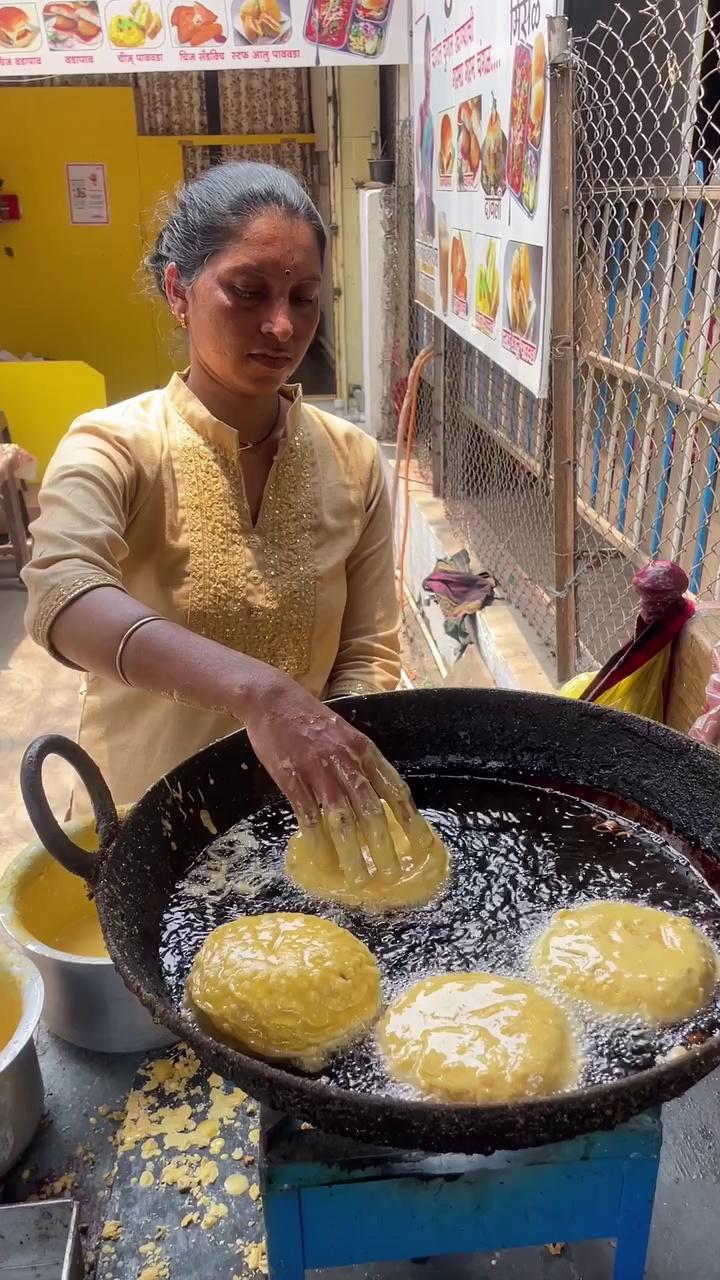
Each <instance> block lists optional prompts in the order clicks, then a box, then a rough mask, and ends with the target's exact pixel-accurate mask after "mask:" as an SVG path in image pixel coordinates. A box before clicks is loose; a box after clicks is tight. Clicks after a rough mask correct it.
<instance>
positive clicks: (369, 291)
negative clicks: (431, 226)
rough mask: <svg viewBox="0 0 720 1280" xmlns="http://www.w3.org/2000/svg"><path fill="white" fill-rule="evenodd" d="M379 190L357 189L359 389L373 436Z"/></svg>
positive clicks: (382, 313)
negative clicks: (359, 285) (359, 302)
mask: <svg viewBox="0 0 720 1280" xmlns="http://www.w3.org/2000/svg"><path fill="white" fill-rule="evenodd" d="M382 196H383V192H382V191H378V190H374V191H361V192H360V282H361V299H362V340H363V393H364V397H365V429H366V431H368V432H369V434H370V435H371V436H374V437H375V438H376V439H377V437H378V436H379V434H380V428H381V426H382V399H383V395H384V394H385V391H384V387H385V373H384V365H385V361H386V360H387V354H388V350H387V349H388V345H389V337H388V335H387V333H386V309H385V275H386V244H385V232H384V230H383V218H382V206H381V201H382Z"/></svg>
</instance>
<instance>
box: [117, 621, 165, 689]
mask: <svg viewBox="0 0 720 1280" xmlns="http://www.w3.org/2000/svg"><path fill="white" fill-rule="evenodd" d="M166 621H167V619H166V618H161V617H160V615H159V614H157V613H153V614H150V615H149V616H148V617H147V618H138V620H137V622H133V624H132V626H131V627H128V629H127V631H126V632H125V635H124V636H123V637H122V639H121V641H120V643H119V645H118V647H117V652H116V654H115V671H116V672H117V677H118V680H121V681H122V683H123V684H126V685H127V686H128V688H129V689H132V687H133V686H132V684H131V683H130V681H129V680H128V678H127V676H126V675H125V672H124V671H123V654H124V652H125V646H126V645H127V642H128V640H129V639H130V637H131V636H134V635H135V632H136V631H139V630H140V628H141V627H145V626H147V624H148V622H166Z"/></svg>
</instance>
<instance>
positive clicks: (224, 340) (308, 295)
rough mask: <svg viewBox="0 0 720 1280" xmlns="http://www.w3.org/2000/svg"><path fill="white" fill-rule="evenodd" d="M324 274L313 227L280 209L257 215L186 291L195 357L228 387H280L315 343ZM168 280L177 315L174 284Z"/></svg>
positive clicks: (257, 390)
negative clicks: (311, 344)
mask: <svg viewBox="0 0 720 1280" xmlns="http://www.w3.org/2000/svg"><path fill="white" fill-rule="evenodd" d="M321 278H322V261H321V258H320V249H319V247H318V242H317V236H316V234H315V231H314V230H313V228H312V227H311V226H309V225H308V223H307V222H305V221H304V220H303V219H301V218H295V217H292V216H291V215H288V214H286V213H283V212H281V211H279V210H268V211H267V212H265V213H262V214H258V216H257V217H256V218H253V219H252V221H251V222H249V223H247V224H246V226H244V227H243V229H242V232H241V234H240V235H238V237H237V239H235V240H233V241H232V242H231V243H230V244H229V245H228V246H227V247H226V248H225V249H223V250H222V251H221V252H220V253H216V254H214V255H213V257H212V258H210V259H209V261H208V263H207V265H206V266H205V267H204V269H203V270H202V272H201V273H200V275H199V276H198V278H197V280H196V281H195V283H194V284H193V285H192V286H191V287H190V288H189V289H188V290H187V294H186V299H185V304H184V310H185V316H186V319H187V328H188V334H189V337H190V350H191V359H192V360H193V361H196V362H198V363H199V364H200V365H201V366H202V367H203V369H204V371H205V372H206V373H207V374H208V375H209V376H210V377H212V378H213V380H214V381H215V382H218V383H220V384H221V385H222V386H223V387H224V388H225V389H226V390H227V391H230V392H234V393H236V394H238V395H261V394H268V393H270V392H274V391H277V389H278V387H280V386H282V384H283V383H284V382H287V380H288V378H289V377H290V376H291V375H292V374H293V373H294V371H295V370H296V369H297V367H298V365H299V364H300V362H301V360H302V358H303V356H304V355H305V352H306V351H307V349H308V347H309V346H310V343H311V342H312V339H313V336H314V334H315V330H316V328H317V325H318V320H319V318H320V285H321ZM168 284H169V293H170V295H171V304H172V306H173V309H174V310H175V311H176V314H177V313H178V310H179V311H180V312H182V310H183V305H182V302H181V303H180V305H179V307H178V305H177V297H176V296H175V295H176V291H177V284H175V286H174V288H173V285H172V283H171V282H170V281H168Z"/></svg>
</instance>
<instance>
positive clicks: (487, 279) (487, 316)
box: [473, 236, 502, 338]
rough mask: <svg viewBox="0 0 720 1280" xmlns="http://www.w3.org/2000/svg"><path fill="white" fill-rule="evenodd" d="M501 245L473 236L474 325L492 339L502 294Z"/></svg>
mask: <svg viewBox="0 0 720 1280" xmlns="http://www.w3.org/2000/svg"><path fill="white" fill-rule="evenodd" d="M501 257H502V242H501V240H500V239H499V238H498V237H497V236H476V237H475V295H474V313H473V325H474V327H475V328H476V329H479V330H480V332H481V333H484V334H485V336H486V337H488V338H493V337H495V333H496V330H497V321H498V315H499V312H500V299H501V292H502V280H501V275H500V271H501V267H502V262H501Z"/></svg>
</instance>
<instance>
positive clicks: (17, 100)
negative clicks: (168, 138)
mask: <svg viewBox="0 0 720 1280" xmlns="http://www.w3.org/2000/svg"><path fill="white" fill-rule="evenodd" d="M153 144H155V145H156V147H157V150H156V152H155V155H154V158H151V155H150V153H149V150H148V147H150V146H153ZM67 163H77V164H97V163H101V164H105V165H106V166H107V185H108V197H109V205H110V224H109V226H87V227H85V226H72V225H71V223H70V213H69V208H68V197H67V184H66V174H65V166H66V164H67ZM181 164H182V153H181V149H180V147H179V146H178V145H177V144H175V143H166V142H165V143H164V142H163V140H160V139H158V140H157V142H156V143H155V140H153V139H144V138H143V139H138V137H137V132H136V124H135V108H134V99H133V91H132V89H130V88H96V89H93V88H87V87H77V88H32V89H29V88H27V89H23V88H13V89H2V90H1V91H0V174H1V175H2V177H3V178H4V184H5V190H6V191H10V192H16V193H17V194H18V195H19V196H20V200H21V204H22V220H21V221H20V222H18V223H2V224H0V346H4V347H6V348H8V349H9V350H10V351H13V352H14V353H15V354H16V355H24V353H25V352H26V351H32V352H33V354H34V355H42V356H46V357H48V358H51V359H54V360H83V361H85V362H87V364H89V365H91V366H92V367H93V368H94V369H97V370H98V371H99V372H100V373H101V374H102V375H103V376H104V378H105V381H106V384H107V394H108V400H109V401H111V402H112V401H113V400H120V399H123V398H124V397H126V396H129V395H133V394H135V393H137V392H139V391H141V390H143V389H144V388H146V387H152V386H160V385H162V384H163V383H164V382H165V381H167V377H168V373H169V369H170V367H171V361H170V358H169V356H168V354H167V352H166V350H165V349H164V347H163V338H162V337H161V335H162V334H163V323H164V322H163V320H162V319H159V318H158V317H159V316H160V314H161V312H160V306H159V304H157V303H156V302H155V301H154V300H152V299H151V298H150V297H149V296H148V295H147V294H146V292H145V290H146V289H147V285H146V282H145V280H144V279H143V276H142V271H141V260H142V256H143V240H142V223H143V215H144V213H145V212H146V211H147V210H149V209H150V207H151V205H152V204H154V203H155V202H156V200H157V198H158V196H159V195H160V194H162V192H163V190H165V189H168V188H172V187H173V186H174V185H175V183H176V182H177V181H179V179H180V177H181V176H182V175H181ZM144 220H145V223H146V224H147V217H145V219H144ZM165 332H166V331H165ZM0 407H2V406H0Z"/></svg>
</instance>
